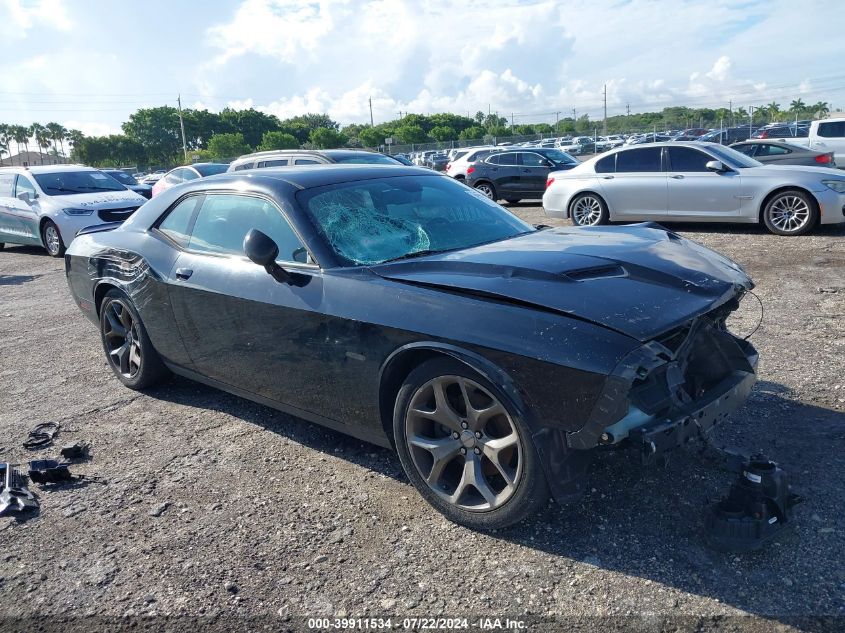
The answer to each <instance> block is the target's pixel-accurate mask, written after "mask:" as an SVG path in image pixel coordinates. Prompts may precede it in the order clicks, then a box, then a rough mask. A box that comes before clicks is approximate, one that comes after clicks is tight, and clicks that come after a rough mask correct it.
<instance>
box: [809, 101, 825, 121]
mask: <svg viewBox="0 0 845 633" xmlns="http://www.w3.org/2000/svg"><path fill="white" fill-rule="evenodd" d="M810 110H812V111H813V112H815V113H816V118H817V119H823V118H824V117H826V116H827V115H828V114H830V104H829V103H828V102H827V101H817V102H816V103H814V104H813V105H811V106H810Z"/></svg>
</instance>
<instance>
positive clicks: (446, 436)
mask: <svg viewBox="0 0 845 633" xmlns="http://www.w3.org/2000/svg"><path fill="white" fill-rule="evenodd" d="M393 433H394V439H395V441H396V450H397V452H398V454H399V460H400V462H401V463H402V467H403V468H404V469H405V472H406V473H407V475H408V478H409V479H410V480H411V483H413V484H414V486H415V487H416V488H417V490H418V491H419V493H420V494H421V495H422V497H423V498H424V499H425V500H426V501H428V503H430V504H431V505H432V506H434V508H435V509H437V510H438V511H439V512H440V513H441V514H443V515H444V516H445V517H446V518H447V519H449V520H450V521H453V522H455V523H458V524H460V525H464V526H466V527H468V528H471V529H475V530H493V529H500V528H505V527H508V526H510V525H513V524H514V523H518V522H519V521H522V520H523V519H525V518H526V517H528V516H529V515H531V514H533V513H535V512H536V511H537V510H538V509H539V508H540V507H541V506H543V505H544V504H545V503H546V502H547V501H548V498H549V490H548V484H547V483H546V478H545V474H544V473H543V470H542V467H541V464H540V457H539V455H538V453H537V449H536V448H535V446H534V443H533V441H532V439H531V433H530V430H529V429H528V427H527V426H526V425H525V423H524V422H523V421H522V420H521V419H520V418H519V417H518V416H517V415H515V412H514V410H513V406H512V404H511V403H510V401H509V400H508V399H507V398H506V397H505V396H504V395H503V394H501V393H500V392H499V390H498V389H497V388H496V387H495V386H494V385H492V384H491V383H490V382H488V381H487V380H485V379H484V378H483V377H482V376H480V375H479V374H477V373H476V372H474V371H473V370H471V369H470V368H469V367H467V366H466V365H464V364H463V363H460V362H458V361H456V360H454V359H452V358H441V359H434V360H430V361H428V362H425V363H423V364H422V365H420V366H419V367H417V368H416V369H414V370H413V371H412V372H411V373H410V375H409V376H408V378H407V379H406V380H405V383H404V384H403V385H402V388H401V389H400V390H399V394H398V396H397V398H396V405H395V407H394V413H393Z"/></svg>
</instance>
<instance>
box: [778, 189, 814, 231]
mask: <svg viewBox="0 0 845 633" xmlns="http://www.w3.org/2000/svg"><path fill="white" fill-rule="evenodd" d="M811 216H812V213H811V211H810V207H809V205H808V204H807V201H806V200H804V199H802V198H800V197H799V196H794V195H785V196H781V197H780V198H778V199H777V200H775V201H774V202H773V203H772V205H771V207H770V208H769V220H770V221H771V223H772V225H773V226H774V227H775V228H777V229H779V230H781V231H783V232H785V233H794V232H796V231H800V230H801V229H802V228H804V226H806V224H807V222H809V221H810V217H811Z"/></svg>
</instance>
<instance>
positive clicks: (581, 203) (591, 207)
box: [572, 196, 601, 226]
mask: <svg viewBox="0 0 845 633" xmlns="http://www.w3.org/2000/svg"><path fill="white" fill-rule="evenodd" d="M572 219H573V220H575V224H577V225H579V226H593V225H595V224H598V223H599V220H600V219H601V202H599V201H598V199H597V198H594V197H593V196H584V197H583V198H579V199H578V200H577V201H576V202H575V205H574V206H573V208H572Z"/></svg>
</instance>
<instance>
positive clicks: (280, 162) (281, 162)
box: [256, 158, 288, 167]
mask: <svg viewBox="0 0 845 633" xmlns="http://www.w3.org/2000/svg"><path fill="white" fill-rule="evenodd" d="M287 164H288V159H287V158H275V159H273V160H262V161H261V162H260V163H258V165H256V166H257V167H284V166H285V165H287Z"/></svg>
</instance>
